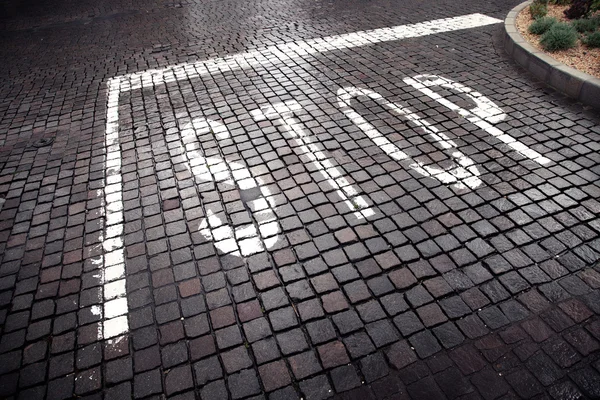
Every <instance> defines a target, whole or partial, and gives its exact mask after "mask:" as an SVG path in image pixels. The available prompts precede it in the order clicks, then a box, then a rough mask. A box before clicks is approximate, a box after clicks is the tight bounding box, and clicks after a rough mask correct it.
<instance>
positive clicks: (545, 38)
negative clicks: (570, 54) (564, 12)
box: [540, 22, 577, 51]
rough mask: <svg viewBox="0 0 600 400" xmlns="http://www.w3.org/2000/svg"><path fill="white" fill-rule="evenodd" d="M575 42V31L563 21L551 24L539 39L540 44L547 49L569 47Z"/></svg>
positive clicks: (554, 49) (553, 49) (573, 45)
mask: <svg viewBox="0 0 600 400" xmlns="http://www.w3.org/2000/svg"><path fill="white" fill-rule="evenodd" d="M576 43H577V31H576V30H575V28H573V27H572V26H571V25H569V24H567V23H564V22H557V23H555V24H553V25H552V26H551V27H550V29H548V30H547V31H546V33H544V34H543V35H542V38H541V39H540V44H541V45H542V46H543V47H544V49H546V50H548V51H556V50H565V49H570V48H571V47H575V44H576Z"/></svg>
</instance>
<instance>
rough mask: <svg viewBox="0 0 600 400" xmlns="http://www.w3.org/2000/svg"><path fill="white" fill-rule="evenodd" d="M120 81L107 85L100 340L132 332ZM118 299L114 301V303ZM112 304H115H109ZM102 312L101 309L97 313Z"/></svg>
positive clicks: (99, 262)
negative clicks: (124, 207)
mask: <svg viewBox="0 0 600 400" xmlns="http://www.w3.org/2000/svg"><path fill="white" fill-rule="evenodd" d="M120 92H121V80H114V79H113V80H111V81H110V82H109V84H108V99H107V115H106V135H105V138H104V140H105V147H106V166H105V168H106V185H105V187H104V196H105V198H104V210H103V211H104V217H105V219H106V220H105V230H104V236H105V237H104V242H103V250H104V252H105V253H104V256H100V257H98V259H97V260H96V262H97V265H98V268H99V270H100V271H99V276H98V279H99V283H100V284H101V285H102V289H103V298H104V307H103V315H102V320H101V321H102V326H101V327H100V329H99V331H98V339H103V338H104V339H109V338H112V337H115V336H118V335H121V334H123V333H126V332H128V331H129V325H128V322H127V317H126V314H127V311H128V308H127V297H126V295H127V293H126V290H125V257H124V245H123V198H122V191H123V186H122V177H121V148H120V145H119V95H120ZM112 299H115V300H112ZM110 300H112V301H110ZM94 311H95V312H99V310H98V309H95V310H94Z"/></svg>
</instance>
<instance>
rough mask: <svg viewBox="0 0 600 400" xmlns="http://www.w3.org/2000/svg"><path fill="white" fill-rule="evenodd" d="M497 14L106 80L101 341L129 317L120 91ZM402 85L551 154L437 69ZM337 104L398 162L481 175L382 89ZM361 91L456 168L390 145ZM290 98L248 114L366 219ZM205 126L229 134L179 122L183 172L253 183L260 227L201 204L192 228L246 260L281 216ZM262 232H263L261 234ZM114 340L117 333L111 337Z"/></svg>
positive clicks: (360, 201) (469, 177)
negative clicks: (447, 92) (205, 142)
mask: <svg viewBox="0 0 600 400" xmlns="http://www.w3.org/2000/svg"><path fill="white" fill-rule="evenodd" d="M501 22H502V21H501V20H498V19H495V18H491V17H488V16H486V15H482V14H469V15H463V16H459V17H453V18H445V19H439V20H433V21H427V22H422V23H418V24H411V25H401V26H396V27H391V28H381V29H374V30H369V31H360V32H353V33H348V34H342V35H336V36H329V37H323V38H317V39H311V40H306V41H296V42H292V43H283V44H278V45H274V46H269V47H267V48H265V49H262V50H256V51H250V52H246V53H240V54H235V55H231V56H227V57H223V58H215V59H210V60H205V61H199V62H195V63H188V64H179V65H175V66H171V67H167V68H162V69H153V70H147V71H143V72H139V73H133V74H128V75H123V76H118V77H115V78H112V79H110V80H109V81H108V84H107V87H108V94H107V115H106V136H105V146H106V182H105V187H104V200H105V202H104V206H103V211H104V215H105V218H106V225H105V230H104V238H103V243H102V246H103V250H104V255H103V256H99V257H97V258H95V259H94V260H92V261H93V262H94V263H95V264H96V265H98V267H99V274H98V275H97V278H98V282H99V285H101V286H102V289H103V301H104V303H103V306H100V307H95V309H94V312H95V313H97V314H101V321H102V322H101V326H100V327H99V331H98V339H102V338H104V339H112V338H116V337H118V336H120V335H122V334H124V333H127V332H128V330H129V326H128V321H127V314H128V305H127V298H126V288H125V286H126V285H125V257H124V243H123V235H124V217H123V195H122V191H123V185H122V174H121V164H122V153H121V147H120V144H119V97H120V95H121V94H122V93H124V92H127V91H131V90H135V89H142V88H145V87H153V86H156V85H159V84H165V83H168V82H175V81H178V80H184V79H185V80H189V79H191V78H198V77H203V76H210V75H214V74H222V73H226V72H230V71H236V70H242V69H248V68H252V67H257V66H265V65H274V64H278V63H282V62H286V61H289V60H292V59H296V58H305V57H309V56H314V55H317V54H319V53H323V52H327V51H333V50H341V49H349V48H356V47H360V46H365V45H374V44H377V43H381V42H387V41H395V40H401V39H406V38H414V37H421V36H426V35H432V34H439V33H443V32H451V31H457V30H463V29H470V28H476V27H482V26H486V25H491V24H498V23H501ZM404 82H405V83H407V84H408V85H411V86H412V87H413V88H415V89H416V90H418V91H420V92H422V93H423V94H425V95H426V96H429V97H430V98H431V99H433V100H434V101H436V102H438V103H439V104H441V105H443V106H446V107H448V108H449V109H451V110H454V111H456V112H458V113H459V114H460V115H462V116H463V117H465V118H466V119H467V120H468V121H470V122H472V123H474V124H475V125H476V126H478V127H479V128H481V129H483V130H484V131H485V132H488V133H489V134H491V135H493V136H494V137H496V138H498V139H499V140H500V141H502V142H504V143H506V144H507V145H508V146H510V147H511V148H513V149H514V150H516V151H517V152H519V153H520V154H522V155H523V156H525V157H528V158H530V159H532V160H534V161H536V162H538V163H540V164H542V165H543V164H546V163H548V162H549V160H548V159H546V158H544V157H542V156H541V155H540V154H538V153H536V152H535V151H533V150H531V149H529V148H528V147H527V146H525V145H524V144H522V143H520V142H518V141H516V140H515V139H513V138H512V137H510V136H509V135H507V134H505V133H504V132H502V131H500V130H499V129H497V128H495V127H494V125H493V124H494V123H497V122H499V121H501V120H503V119H504V118H505V116H506V114H504V113H503V112H502V110H501V109H500V107H498V106H497V105H496V104H494V103H493V102H491V101H490V100H489V99H487V98H485V97H484V96H482V95H481V94H480V93H478V92H476V91H475V90H473V89H470V88H467V87H465V86H463V85H461V84H460V83H457V82H454V81H452V80H450V79H446V78H443V77H439V76H434V75H420V76H415V77H412V78H409V77H407V78H405V79H404ZM435 86H440V87H444V88H447V89H452V90H453V91H454V92H459V93H462V94H464V95H466V96H467V97H469V98H470V99H471V100H472V101H473V102H474V103H475V104H476V107H475V108H473V109H470V110H466V109H463V108H461V107H459V106H457V105H455V104H454V103H452V102H450V101H449V100H447V99H445V98H444V97H442V96H440V95H439V94H437V93H436V92H434V91H433V90H432V89H431V88H432V87H435ZM337 96H338V106H339V107H340V110H341V111H342V112H343V113H344V114H345V115H346V116H347V117H348V118H349V119H350V120H351V121H352V122H353V123H354V124H356V125H357V126H358V127H359V128H360V129H361V130H362V131H363V132H364V133H365V135H366V136H367V137H368V138H370V139H371V140H372V141H373V142H374V143H375V144H376V145H377V146H379V147H380V148H381V149H382V150H383V151H384V152H385V153H386V154H387V155H389V156H390V158H392V159H393V160H395V161H397V162H406V163H407V164H406V165H405V166H406V167H408V168H412V169H414V170H415V171H416V172H418V173H419V174H421V175H423V176H430V177H432V178H435V179H438V180H440V181H441V182H443V183H445V184H449V185H457V187H464V188H476V187H478V186H480V185H481V184H482V182H481V180H480V179H479V177H478V176H479V171H478V170H477V166H476V165H475V164H474V162H473V161H472V160H471V159H470V158H468V157H466V156H465V155H464V154H462V153H461V152H460V151H458V149H457V146H456V144H455V143H454V142H453V141H452V140H450V139H449V138H448V136H446V135H445V134H444V133H443V132H442V131H441V129H440V128H438V127H436V126H434V125H433V124H431V123H429V122H427V121H425V120H423V119H421V118H420V117H418V116H417V114H416V113H414V112H413V111H411V110H409V109H407V108H405V107H402V106H400V105H397V104H394V103H391V102H389V101H387V100H385V99H384V98H383V97H382V96H381V95H379V94H378V93H376V92H373V91H370V90H368V89H361V88H356V87H346V88H340V89H339V90H338V92H337ZM358 96H366V97H369V98H371V99H372V100H374V101H376V102H378V103H379V104H380V105H382V106H383V107H385V108H387V109H389V110H390V112H392V113H394V114H396V115H398V116H399V117H402V118H404V119H406V120H408V121H409V122H410V123H411V124H412V125H414V126H415V127H417V128H419V129H420V130H421V131H423V132H425V133H426V134H428V135H430V137H431V138H432V139H433V140H435V141H436V142H437V143H438V145H439V146H440V147H441V148H442V149H443V150H444V151H446V152H448V154H449V155H450V156H451V157H452V159H453V160H454V161H455V163H456V168H454V169H452V170H443V169H440V168H436V167H432V166H428V165H423V164H422V163H420V162H418V161H415V160H413V159H411V158H410V157H409V156H408V155H407V154H406V153H404V152H402V151H401V150H400V149H399V148H398V147H397V146H396V145H395V144H394V143H392V142H390V141H389V140H388V139H387V138H386V137H385V136H384V135H383V134H381V133H380V132H378V131H377V129H376V128H375V127H374V126H372V125H371V124H369V123H368V122H367V121H366V120H365V119H364V118H363V117H361V116H360V115H359V114H358V113H357V112H356V111H354V109H353V108H352V104H351V101H352V99H353V98H356V97H358ZM299 107H300V106H299V104H298V103H297V102H296V101H289V102H285V103H279V104H268V105H265V106H264V107H262V108H261V109H259V110H253V111H251V112H250V115H251V116H252V117H253V118H254V119H255V120H257V121H258V120H261V119H279V120H280V123H282V124H283V126H284V128H285V129H286V131H287V135H288V136H287V137H286V139H287V140H288V144H289V145H290V147H291V148H293V151H294V152H295V153H296V154H297V155H298V156H299V157H300V159H301V160H303V161H304V162H306V163H311V164H312V165H313V167H315V168H316V169H317V170H318V171H319V173H320V174H321V177H322V178H323V180H324V182H326V183H327V185H328V186H329V188H330V189H331V190H332V191H333V192H335V193H336V194H337V196H338V197H339V198H340V200H341V202H342V204H344V205H345V206H346V207H347V208H348V209H350V210H352V212H353V215H355V216H356V218H368V217H370V216H372V215H373V213H374V211H373V210H372V209H371V208H370V207H369V204H368V202H367V201H366V200H365V199H364V198H363V197H362V196H360V194H359V190H358V188H356V187H355V186H354V185H352V184H350V183H349V182H348V180H347V179H346V178H345V177H344V176H343V174H342V172H341V171H340V169H338V168H337V167H336V165H335V163H334V162H333V161H332V160H330V159H328V158H327V157H326V155H325V153H324V151H323V148H322V146H321V145H320V144H319V143H318V142H316V141H314V140H313V139H312V138H311V137H310V135H309V134H308V133H307V132H306V130H305V129H304V128H303V126H302V125H301V124H300V121H299V120H298V119H297V118H295V116H294V113H295V112H297V111H299ZM207 132H210V133H212V134H214V136H215V139H216V140H217V145H218V142H219V141H220V140H224V139H226V138H228V137H229V131H228V130H227V127H226V126H224V125H222V124H220V123H219V122H216V121H211V120H209V119H205V118H199V119H196V120H194V121H192V123H191V124H188V125H186V126H184V127H183V129H182V132H181V143H180V146H181V147H180V148H181V149H184V150H185V154H186V157H187V159H188V161H189V162H188V168H189V170H190V172H192V174H193V175H194V177H195V178H196V181H197V182H198V181H203V180H207V181H208V180H210V181H218V182H225V183H227V182H228V183H231V184H232V185H233V186H234V187H237V188H239V189H241V190H242V189H251V188H258V189H260V192H261V195H260V196H259V197H258V198H257V199H253V200H252V201H251V202H250V204H249V207H250V209H251V212H252V214H253V215H252V216H253V217H254V220H255V221H260V225H259V229H258V230H257V229H256V228H255V226H254V225H252V223H250V224H248V225H247V226H242V227H237V228H236V229H232V228H231V227H229V226H227V224H226V221H223V219H222V218H221V217H219V216H218V215H217V214H216V212H213V210H210V209H207V210H206V214H207V215H206V218H205V219H203V220H202V221H201V222H200V224H199V226H198V228H197V229H198V231H199V232H200V233H201V234H202V235H204V236H205V237H206V238H207V239H210V240H213V241H214V242H215V246H216V247H217V249H219V250H220V251H221V252H225V253H230V254H237V255H240V256H247V255H249V254H252V253H254V252H257V251H261V250H262V249H263V248H262V246H263V243H264V245H265V246H266V247H267V248H270V247H271V246H274V245H275V243H276V242H277V239H278V235H279V233H280V230H279V225H278V221H277V218H276V215H275V213H274V212H273V209H274V207H275V205H274V204H272V197H271V195H272V194H273V193H271V192H269V191H268V190H266V189H265V188H263V187H261V186H262V182H261V181H260V177H259V178H254V177H252V175H251V174H250V171H249V170H248V169H247V168H246V167H245V166H244V164H243V163H240V162H229V161H227V160H224V159H222V158H219V157H205V156H204V154H203V153H202V151H201V148H200V146H199V143H198V137H199V136H200V135H204V134H206V133H207ZM259 237H260V238H259ZM113 340H118V339H113Z"/></svg>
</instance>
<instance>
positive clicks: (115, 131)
mask: <svg viewBox="0 0 600 400" xmlns="http://www.w3.org/2000/svg"><path fill="white" fill-rule="evenodd" d="M501 22H502V21H501V20H499V19H496V18H492V17H488V16H486V15H482V14H469V15H463V16H458V17H452V18H444V19H438V20H433V21H427V22H422V23H417V24H410V25H401V26H396V27H391V28H380V29H374V30H369V31H360V32H353V33H347V34H342V35H334V36H328V37H323V38H317V39H311V40H306V41H297V42H292V43H283V44H279V45H274V46H269V47H267V48H265V49H261V50H256V51H251V52H246V53H240V54H235V55H231V56H227V57H223V58H215V59H211V60H205V61H199V62H195V63H186V64H178V65H174V66H170V67H166V68H162V69H152V70H147V71H143V72H138V73H133V74H128V75H123V76H117V77H115V78H112V79H110V80H109V81H108V84H107V88H108V93H107V115H106V135H105V148H106V182H105V188H104V196H105V203H104V210H103V211H104V214H105V218H106V224H105V237H104V241H103V250H104V252H105V253H104V256H103V257H102V256H101V257H99V258H97V259H95V260H94V261H95V262H97V263H98V266H99V275H98V279H99V282H100V284H101V285H102V288H103V298H104V302H105V303H104V309H103V316H102V328H101V329H100V331H99V332H98V339H101V338H105V339H107V338H112V337H115V336H118V335H121V334H123V333H126V332H127V331H128V329H129V328H128V323H127V300H126V292H125V284H124V282H125V264H124V258H125V254H124V243H123V228H124V225H123V198H122V189H123V186H122V176H121V157H122V154H121V148H120V144H119V97H120V94H121V93H123V92H125V91H130V90H134V89H141V88H144V87H153V86H155V85H160V84H165V83H168V82H175V81H178V80H189V79H192V78H199V77H203V76H210V75H213V74H221V73H225V72H231V71H236V70H241V69H246V68H252V67H258V66H265V65H274V64H277V63H281V62H285V61H288V60H292V59H296V58H304V57H307V56H311V55H318V54H319V53H324V52H328V51H335V50H343V49H351V48H357V47H360V46H366V45H374V44H377V43H382V42H389V41H396V40H401V39H407V38H416V37H421V36H427V35H433V34H439V33H444V32H451V31H458V30H463V29H470V28H477V27H482V26H487V25H492V24H498V23H501ZM418 90H420V89H418ZM432 93H433V92H432ZM459 112H460V110H459ZM471 115H472V117H471V119H470V120H471V121H472V122H474V123H475V124H476V125H477V126H479V127H481V128H482V129H484V130H485V131H486V132H488V133H490V134H492V135H494V136H495V137H497V138H499V139H500V140H501V141H503V142H505V143H507V144H509V145H510V146H511V147H512V148H513V149H515V150H517V151H519V152H520V153H521V154H524V155H526V156H527V155H529V156H532V157H536V158H534V160H536V161H538V162H544V161H545V160H544V159H543V158H540V157H537V156H536V155H537V153H535V152H533V153H532V152H528V151H527V149H523V147H522V146H521V145H522V144H520V143H519V142H516V141H515V140H514V139H512V138H511V137H510V136H508V135H506V134H504V133H503V132H501V131H499V130H497V129H496V128H494V127H493V126H492V125H491V124H490V122H488V121H485V120H483V119H482V118H481V117H480V116H477V114H473V113H472V114H471ZM475 117H477V118H479V120H478V119H477V118H475ZM442 139H443V138H442ZM511 139H512V140H511ZM444 140H445V139H444ZM446 142H447V141H446ZM439 143H442V145H443V142H442V141H439ZM511 143H512V145H511ZM534 153H535V154H534ZM217 162H224V161H223V160H220V161H217ZM469 170H470V167H469ZM246 178H249V177H246ZM239 186H240V187H241V185H239ZM260 210H261V207H260V206H259V207H258V208H257V212H261V211H260ZM253 212H254V210H253ZM270 212H271V211H270V210H267V211H266V213H267V215H266V217H265V218H261V221H263V222H264V221H267V223H266V224H271V225H268V226H269V227H272V226H273V225H272V224H273V223H275V225H276V224H277V221H276V220H273V221H271V220H269V215H270V214H269V213H270ZM271 217H272V218H275V216H274V215H272V216H271ZM207 219H208V221H207V223H208V224H209V225H210V216H207ZM221 222H222V221H221ZM216 223H217V221H215V224H216ZM266 224H265V226H267V225H266ZM269 230H270V231H271V232H275V231H276V229H270V228H269V229H267V238H268V237H269V236H268V235H269V234H270V233H269V232H268V231H269ZM262 233H263V229H262V228H261V234H262ZM211 234H212V233H211ZM253 234H254V232H250V236H252V235H253ZM252 237H253V236H252ZM271 237H272V236H271ZM118 299H121V300H119V301H109V300H118ZM96 311H97V312H99V310H96Z"/></svg>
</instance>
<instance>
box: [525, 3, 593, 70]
mask: <svg viewBox="0 0 600 400" xmlns="http://www.w3.org/2000/svg"><path fill="white" fill-rule="evenodd" d="M567 8H569V6H557V5H553V4H549V5H548V17H554V18H556V19H557V20H559V21H564V22H570V21H571V20H569V19H567V18H566V17H565V15H564V13H563V12H564V10H566V9H567ZM532 22H533V18H531V14H529V7H525V8H524V9H523V10H522V11H521V12H520V13H519V15H518V16H517V29H519V33H521V35H522V36H523V37H524V38H525V39H526V40H527V41H528V42H529V43H531V45H532V46H533V47H535V48H536V49H538V50H540V51H543V52H544V53H545V54H547V55H549V56H550V57H552V58H554V59H555V60H557V61H560V62H562V63H563V64H566V65H568V66H569V67H573V68H575V69H577V70H579V71H582V72H585V73H587V74H590V75H592V76H594V77H596V78H600V49H592V48H589V47H586V46H584V45H582V44H581V43H580V42H579V41H578V42H577V46H575V47H574V48H572V49H568V50H561V51H555V52H549V51H545V50H544V49H543V47H542V46H541V45H540V37H541V36H538V35H533V34H531V33H529V31H528V30H527V28H529V25H531V23H532Z"/></svg>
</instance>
